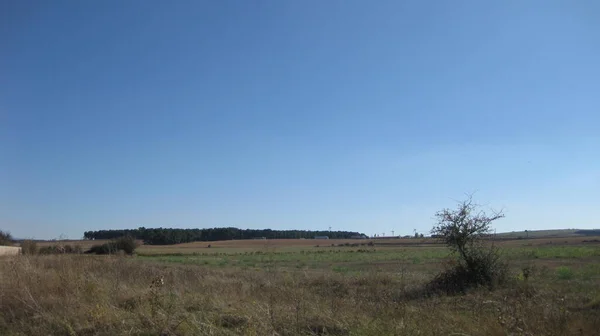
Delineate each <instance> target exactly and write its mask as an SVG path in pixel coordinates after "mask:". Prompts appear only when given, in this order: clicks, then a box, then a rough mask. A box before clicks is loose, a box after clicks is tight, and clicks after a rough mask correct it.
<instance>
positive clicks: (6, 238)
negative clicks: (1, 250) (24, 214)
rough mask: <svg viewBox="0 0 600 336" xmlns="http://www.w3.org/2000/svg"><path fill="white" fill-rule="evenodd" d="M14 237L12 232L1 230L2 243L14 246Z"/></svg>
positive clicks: (0, 241) (0, 239) (0, 242)
mask: <svg viewBox="0 0 600 336" xmlns="http://www.w3.org/2000/svg"><path fill="white" fill-rule="evenodd" d="M12 244H13V238H12V235H11V234H10V232H7V231H1V230H0V245H5V246H12Z"/></svg>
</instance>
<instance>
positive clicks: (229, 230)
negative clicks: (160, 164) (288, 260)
mask: <svg viewBox="0 0 600 336" xmlns="http://www.w3.org/2000/svg"><path fill="white" fill-rule="evenodd" d="M124 236H129V237H133V238H135V239H140V240H143V241H144V243H145V244H149V245H171V244H180V243H189V242H195V241H217V240H240V239H260V238H266V239H300V238H305V239H312V238H314V237H315V236H328V237H329V238H331V239H350V238H352V237H356V236H364V234H361V233H358V232H350V231H306V230H271V229H263V230H253V229H238V228H233V227H226V228H209V229H172V228H145V227H140V228H137V229H124V230H98V231H86V232H84V234H83V238H84V239H90V240H94V239H116V238H119V237H124ZM365 237H366V236H365Z"/></svg>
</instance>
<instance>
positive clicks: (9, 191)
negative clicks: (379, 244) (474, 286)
mask: <svg viewBox="0 0 600 336" xmlns="http://www.w3.org/2000/svg"><path fill="white" fill-rule="evenodd" d="M598 13H600V3H598V2H594V1H541V0H534V1H501V2H495V3H492V2H481V1H474V0H473V1H458V2H454V1H453V2H450V1H446V2H444V1H437V2H434V1H392V0H386V1H383V0H382V1H374V2H367V1H358V0H357V1H274V0H273V1H227V0H226V1H178V2H164V1H156V0H151V1H141V0H132V1H114V0H109V1H96V2H90V1H54V2H47V1H39V0H36V1H17V0H8V1H3V2H2V3H0V22H1V23H0V41H2V43H1V45H0V229H2V230H6V231H10V232H11V233H12V234H13V236H16V237H22V238H36V239H50V238H58V237H59V236H60V235H63V236H66V237H68V238H79V237H81V236H82V235H83V232H84V231H89V230H100V229H125V228H137V227H140V226H144V227H159V226H162V227H180V228H191V227H199V228H203V227H225V226H233V227H239V228H274V229H282V230H283V229H300V230H302V229H306V230H326V229H328V228H329V227H332V230H348V231H358V232H364V233H366V234H368V235H372V234H374V233H377V234H380V233H382V232H385V233H386V234H388V233H390V232H391V230H394V231H395V232H396V234H400V235H404V234H412V232H413V230H417V231H418V232H421V233H427V232H428V231H429V229H430V228H431V226H432V225H433V222H434V220H433V217H434V213H435V212H436V211H437V210H440V209H441V208H444V207H453V206H454V205H455V201H454V200H458V199H462V198H463V197H464V194H465V193H472V192H475V196H474V198H475V200H476V201H478V202H480V203H483V204H485V205H488V206H489V207H492V208H494V209H501V208H502V209H504V210H505V213H506V216H507V217H506V218H505V219H502V220H500V221H497V222H496V223H495V227H496V229H497V231H498V232H509V231H522V230H526V229H527V230H539V229H559V228H579V229H589V228H598V227H599V226H600V223H599V222H598V219H597V218H596V216H595V212H594V210H595V209H596V208H597V205H598V204H600V193H599V192H598V190H600V156H599V155H598V153H600V112H599V111H600V95H599V94H598V93H599V92H600V82H599V80H598V79H599V78H600V62H599V61H598V55H600V21H598V20H597V18H598Z"/></svg>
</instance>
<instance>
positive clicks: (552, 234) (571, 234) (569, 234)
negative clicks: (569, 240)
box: [496, 229, 600, 238]
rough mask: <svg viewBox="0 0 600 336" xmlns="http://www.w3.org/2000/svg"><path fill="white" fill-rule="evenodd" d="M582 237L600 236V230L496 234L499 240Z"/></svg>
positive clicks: (533, 231)
mask: <svg viewBox="0 0 600 336" xmlns="http://www.w3.org/2000/svg"><path fill="white" fill-rule="evenodd" d="M581 236H600V229H597V230H580V229H563V230H532V231H513V232H502V233H498V234H496V237H498V238H554V237H581Z"/></svg>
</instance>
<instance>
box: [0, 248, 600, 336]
mask: <svg viewBox="0 0 600 336" xmlns="http://www.w3.org/2000/svg"><path fill="white" fill-rule="evenodd" d="M584 241H586V242H584ZM370 242H372V243H371V244H370ZM87 243H88V242H81V244H87ZM48 244H49V243H48ZM209 244H210V245H211V246H210V247H208V245H209ZM496 244H498V245H499V246H501V247H502V255H503V257H504V258H505V259H506V260H508V261H509V263H510V268H511V277H512V278H511V281H510V284H509V285H507V286H504V287H502V288H498V289H496V290H494V291H489V290H488V289H483V288H480V289H473V290H470V291H469V292H467V293H466V294H464V295H428V294H427V293H425V292H423V291H422V288H423V285H424V284H426V283H427V282H428V281H429V280H430V279H431V278H432V277H433V276H435V275H436V274H437V273H439V272H440V271H442V270H443V269H445V268H447V267H448V263H450V260H451V258H449V251H448V250H447V249H446V248H445V247H444V246H442V245H439V244H435V242H434V241H433V240H428V239H414V240H412V239H395V240H347V241H341V240H340V241H336V240H285V241H284V240H273V241H268V240H254V241H224V242H211V243H204V242H197V243H190V244H181V245H175V246H141V247H140V248H139V249H138V251H137V256H132V257H130V256H90V255H49V256H17V257H4V258H2V259H1V262H0V279H1V283H2V288H1V294H0V305H1V307H0V308H1V309H0V334H2V335H450V334H453V333H454V334H456V335H597V334H598V330H600V310H599V309H600V244H598V242H597V241H594V239H590V238H589V237H587V238H581V237H569V238H553V239H529V240H506V241H498V242H496ZM317 245H318V246H317ZM161 277H162V279H163V281H162V282H161V283H158V284H157V283H156V282H154V284H153V280H156V279H161Z"/></svg>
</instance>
